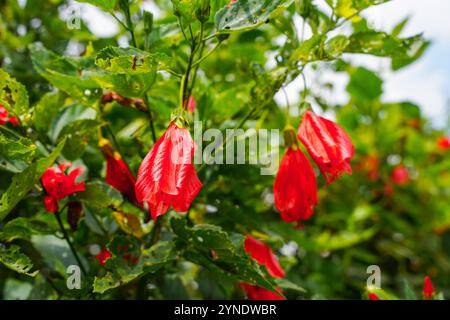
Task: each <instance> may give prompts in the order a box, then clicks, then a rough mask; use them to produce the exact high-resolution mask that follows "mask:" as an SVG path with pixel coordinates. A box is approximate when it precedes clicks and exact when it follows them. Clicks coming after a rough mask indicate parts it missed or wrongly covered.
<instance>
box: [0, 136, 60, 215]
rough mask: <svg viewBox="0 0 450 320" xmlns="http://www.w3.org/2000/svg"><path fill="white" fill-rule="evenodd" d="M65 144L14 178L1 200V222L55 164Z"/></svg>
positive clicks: (58, 146)
mask: <svg viewBox="0 0 450 320" xmlns="http://www.w3.org/2000/svg"><path fill="white" fill-rule="evenodd" d="M65 142H66V140H65V139H64V140H62V141H61V142H60V143H59V144H58V145H57V147H56V148H55V149H54V150H53V151H52V153H50V155H49V156H48V157H46V158H42V159H40V160H38V161H36V162H35V163H33V164H31V165H30V166H28V167H27V168H26V169H25V170H24V171H22V172H20V173H18V174H16V175H15V176H14V177H13V179H12V182H11V184H10V186H9V187H8V189H7V190H6V191H5V192H4V193H3V194H2V197H1V199H0V221H1V220H3V219H4V218H5V217H6V216H7V215H8V213H10V212H11V210H12V209H14V207H15V206H16V205H17V204H18V203H19V201H20V200H22V199H23V198H24V197H25V196H26V195H27V194H28V192H30V190H31V189H32V188H33V186H34V185H35V184H36V183H37V182H38V181H39V179H40V178H41V176H42V174H43V173H44V171H45V170H46V169H47V168H48V167H50V166H51V165H52V164H53V162H55V160H56V158H57V157H58V155H59V154H60V152H61V150H62V148H63V147H64V144H65Z"/></svg>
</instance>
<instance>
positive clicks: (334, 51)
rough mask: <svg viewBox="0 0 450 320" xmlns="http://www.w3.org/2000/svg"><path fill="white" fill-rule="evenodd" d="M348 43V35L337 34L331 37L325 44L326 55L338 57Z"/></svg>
mask: <svg viewBox="0 0 450 320" xmlns="http://www.w3.org/2000/svg"><path fill="white" fill-rule="evenodd" d="M349 43H350V40H349V39H348V37H346V36H343V35H338V36H336V37H334V38H331V39H330V40H328V41H327V43H326V44H325V51H326V53H327V56H329V57H331V58H333V59H337V58H339V57H340V56H341V55H342V53H344V51H345V49H346V48H347V46H348V44H349Z"/></svg>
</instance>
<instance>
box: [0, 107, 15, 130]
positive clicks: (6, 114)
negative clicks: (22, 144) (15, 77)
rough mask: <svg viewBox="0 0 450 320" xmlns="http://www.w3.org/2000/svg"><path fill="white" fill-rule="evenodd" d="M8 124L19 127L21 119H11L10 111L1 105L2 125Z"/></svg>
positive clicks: (0, 121) (0, 118)
mask: <svg viewBox="0 0 450 320" xmlns="http://www.w3.org/2000/svg"><path fill="white" fill-rule="evenodd" d="M7 122H9V123H11V124H12V125H13V126H17V125H18V124H19V119H18V118H17V117H9V112H8V110H6V109H5V107H4V106H3V105H2V104H1V103H0V125H4V124H5V123H7Z"/></svg>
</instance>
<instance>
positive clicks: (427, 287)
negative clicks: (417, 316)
mask: <svg viewBox="0 0 450 320" xmlns="http://www.w3.org/2000/svg"><path fill="white" fill-rule="evenodd" d="M435 293H436V292H435V290H434V286H433V282H431V279H430V277H429V276H426V277H425V279H424V280H423V297H424V298H425V299H433V297H434V295H435Z"/></svg>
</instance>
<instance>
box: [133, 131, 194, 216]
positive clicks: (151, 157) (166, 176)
mask: <svg viewBox="0 0 450 320" xmlns="http://www.w3.org/2000/svg"><path fill="white" fill-rule="evenodd" d="M193 154H194V142H193V140H192V138H191V135H190V133H189V131H188V130H186V129H184V128H179V127H178V126H177V125H176V124H175V123H171V124H170V126H169V128H168V129H167V131H166V132H165V133H164V134H163V136H162V137H161V138H160V139H159V140H158V141H157V142H156V143H155V145H154V146H153V148H152V149H151V150H150V152H149V153H148V154H147V156H146V157H145V159H144V160H143V161H142V163H141V166H140V167H139V172H138V176H137V180H136V185H135V190H136V197H137V200H138V202H140V203H142V202H146V203H147V204H148V206H149V208H150V212H151V215H152V217H153V219H156V217H158V216H160V215H162V214H164V213H166V212H167V210H168V209H169V207H170V206H172V207H173V209H174V210H175V211H177V212H185V211H187V210H188V209H189V207H190V205H191V203H192V201H193V200H194V198H195V197H196V196H197V194H198V192H199V191H200V189H201V187H202V184H201V182H200V181H199V179H198V177H197V173H196V171H195V168H194V166H193V164H192V157H193Z"/></svg>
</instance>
